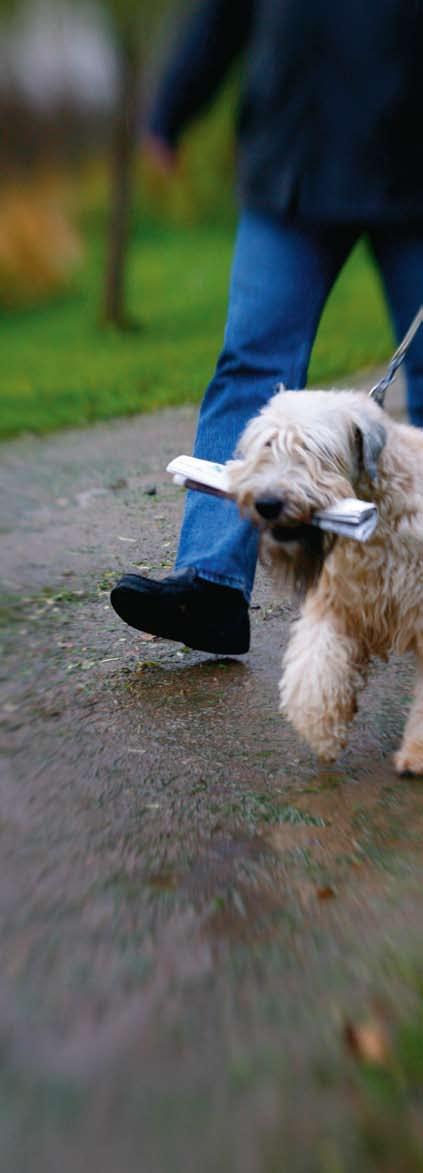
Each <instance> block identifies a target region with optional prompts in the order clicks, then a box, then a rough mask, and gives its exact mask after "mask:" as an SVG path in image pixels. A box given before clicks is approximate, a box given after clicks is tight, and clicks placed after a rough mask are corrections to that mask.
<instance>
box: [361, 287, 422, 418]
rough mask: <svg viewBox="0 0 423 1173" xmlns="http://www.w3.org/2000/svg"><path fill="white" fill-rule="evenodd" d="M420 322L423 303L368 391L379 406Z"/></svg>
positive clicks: (382, 402) (382, 404) (383, 400)
mask: <svg viewBox="0 0 423 1173" xmlns="http://www.w3.org/2000/svg"><path fill="white" fill-rule="evenodd" d="M422 323H423V305H421V306H420V309H419V310H418V311H417V313H416V316H415V318H413V321H412V323H411V326H409V328H408V330H407V333H406V334H404V338H403V340H402V342H400V344H399V347H398V350H396V351H395V354H393V355H392V358H391V361H390V363H389V366H388V369H387V371H386V374H385V375H383V376H382V378H381V379H379V382H378V383H375V386H374V387H372V389H371V391H369V399H374V401H375V403H377V404H378V406H379V407H383V406H384V403H385V395H386V392H387V390H388V387H389V386H390V385H391V383H392V382H393V380H394V379H395V375H396V373H397V370H398V367H399V366H401V363H402V361H403V359H404V358H405V356H406V354H407V350H408V349H409V347H410V346H411V343H412V341H413V338H414V335H415V334H417V331H418V329H419V326H421V325H422Z"/></svg>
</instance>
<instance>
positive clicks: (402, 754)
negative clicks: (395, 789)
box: [394, 742, 423, 778]
mask: <svg viewBox="0 0 423 1173" xmlns="http://www.w3.org/2000/svg"><path fill="white" fill-rule="evenodd" d="M394 766H395V770H396V772H397V774H400V775H401V776H402V777H407V775H408V776H409V777H410V776H411V777H413V778H423V746H422V744H421V742H420V743H419V745H412V744H411V745H404V746H401V749H399V750H398V751H397V753H396V754H394Z"/></svg>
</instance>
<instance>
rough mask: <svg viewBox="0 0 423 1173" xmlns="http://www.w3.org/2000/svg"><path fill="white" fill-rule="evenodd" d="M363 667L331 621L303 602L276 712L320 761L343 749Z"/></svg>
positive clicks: (347, 638) (348, 639)
mask: <svg viewBox="0 0 423 1173" xmlns="http://www.w3.org/2000/svg"><path fill="white" fill-rule="evenodd" d="M365 667H366V665H365V664H363V663H361V664H360V655H359V647H358V644H357V643H356V641H355V640H354V639H353V638H351V637H350V636H348V635H347V634H346V633H345V632H343V631H342V628H341V627H340V625H339V624H338V623H337V621H336V618H335V616H333V615H332V614H331V613H326V614H325V615H322V614H321V613H320V614H319V610H318V608H317V607H315V606H313V605H311V606H308V605H307V603H306V605H305V609H304V612H303V614H302V616H301V618H300V619H299V620H298V622H297V623H296V624H295V630H294V633H293V635H292V638H291V640H290V642H289V645H288V649H287V652H286V654H285V657H284V662H283V675H282V679H281V682H280V696H281V712H282V713H284V714H285V715H286V716H287V717H288V720H289V721H291V722H292V724H293V725H294V727H295V729H296V730H297V731H298V733H300V734H301V735H302V737H304V738H305V740H306V741H307V742H308V743H309V745H310V746H311V747H312V749H314V750H315V752H316V753H317V754H318V755H319V757H321V758H323V759H324V760H325V761H333V760H334V759H335V758H336V757H337V756H338V754H339V753H340V751H341V750H342V749H343V747H344V746H345V745H346V742H347V739H348V726H349V724H350V722H351V721H352V718H353V716H354V714H355V712H356V708H357V701H356V697H357V691H358V688H359V687H360V685H361V684H362V683H363V678H364V674H365Z"/></svg>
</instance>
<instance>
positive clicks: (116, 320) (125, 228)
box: [102, 40, 140, 329]
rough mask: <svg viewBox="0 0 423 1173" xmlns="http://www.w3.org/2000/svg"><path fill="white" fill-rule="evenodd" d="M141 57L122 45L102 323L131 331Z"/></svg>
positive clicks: (133, 50) (125, 45)
mask: <svg viewBox="0 0 423 1173" xmlns="http://www.w3.org/2000/svg"><path fill="white" fill-rule="evenodd" d="M139 71H140V55H139V53H138V52H137V49H136V47H135V46H134V45H132V46H131V45H130V44H129V43H128V42H127V41H126V40H123V41H122V43H121V52H120V93H119V98H118V108H117V111H116V118H115V126H114V133H113V143H112V155H111V203H110V221H109V232H108V246H107V266H106V277H105V289H104V301H103V315H102V316H103V321H104V322H105V323H107V324H113V325H114V326H117V327H118V328H119V329H128V328H130V327H131V325H132V326H133V325H134V323H133V322H132V323H131V321H130V318H129V315H128V313H127V308H126V288H125V277H126V262H127V254H128V243H129V229H130V217H131V207H132V184H133V164H134V156H135V142H136V118H137V102H138V83H139Z"/></svg>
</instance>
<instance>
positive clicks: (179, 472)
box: [166, 456, 378, 542]
mask: <svg viewBox="0 0 423 1173" xmlns="http://www.w3.org/2000/svg"><path fill="white" fill-rule="evenodd" d="M166 472H169V473H170V474H171V476H172V477H173V480H174V483H175V484H176V485H183V486H184V488H186V489H197V490H198V491H199V492H201V493H210V494H211V495H212V496H214V497H227V498H229V499H230V497H231V494H230V490H229V474H228V470H227V468H226V465H224V464H217V463H215V462H214V461H213V460H200V459H199V458H198V457H196V456H176V457H175V459H174V460H171V461H170V464H168V465H167V469H166ZM377 521H378V512H377V507H376V505H375V504H374V503H373V502H372V501H360V500H359V498H358V497H345V498H343V500H342V501H337V502H336V503H335V504H334V505H331V506H330V507H329V508H328V509H319V510H318V511H317V512H316V513H314V514H313V517H312V518H311V519H310V522H309V524H310V525H313V526H317V528H318V529H322V530H328V531H329V532H330V533H333V534H339V535H340V536H341V537H345V538H352V539H353V540H354V541H356V542H367V541H368V539H369V538H370V537H371V535H372V533H373V532H374V530H375V528H376V525H377Z"/></svg>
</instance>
